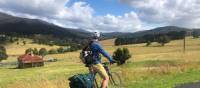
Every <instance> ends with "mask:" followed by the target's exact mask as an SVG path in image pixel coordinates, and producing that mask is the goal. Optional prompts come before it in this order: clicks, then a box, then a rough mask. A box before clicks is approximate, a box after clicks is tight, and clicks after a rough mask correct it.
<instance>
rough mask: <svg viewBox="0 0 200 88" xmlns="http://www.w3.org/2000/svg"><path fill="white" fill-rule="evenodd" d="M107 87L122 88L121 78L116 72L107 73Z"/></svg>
mask: <svg viewBox="0 0 200 88" xmlns="http://www.w3.org/2000/svg"><path fill="white" fill-rule="evenodd" d="M109 80H110V81H109V83H108V88H122V80H121V77H120V75H119V74H118V73H116V72H112V73H111V74H110V75H109Z"/></svg>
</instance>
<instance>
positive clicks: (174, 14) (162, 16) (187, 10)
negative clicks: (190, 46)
mask: <svg viewBox="0 0 200 88" xmlns="http://www.w3.org/2000/svg"><path fill="white" fill-rule="evenodd" d="M120 2H122V3H125V4H127V5H129V6H131V7H133V8H135V9H137V10H138V11H137V14H138V16H139V18H140V19H141V20H142V21H143V22H146V23H151V24H163V25H176V26H182V27H200V25H199V24H200V9H198V8H200V1H199V0H120Z"/></svg>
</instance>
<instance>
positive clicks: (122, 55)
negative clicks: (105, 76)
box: [113, 48, 131, 65]
mask: <svg viewBox="0 0 200 88" xmlns="http://www.w3.org/2000/svg"><path fill="white" fill-rule="evenodd" d="M129 58H131V55H130V53H129V50H128V49H127V48H122V49H121V48H118V49H117V50H116V51H115V52H114V53H113V59H114V60H116V61H117V64H118V65H122V64H124V63H125V62H126V60H128V59H129Z"/></svg>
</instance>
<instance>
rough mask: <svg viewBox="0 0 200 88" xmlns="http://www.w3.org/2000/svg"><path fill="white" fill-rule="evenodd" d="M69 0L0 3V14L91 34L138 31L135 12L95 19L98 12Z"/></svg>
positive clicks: (9, 0) (18, 0)
mask: <svg viewBox="0 0 200 88" xmlns="http://www.w3.org/2000/svg"><path fill="white" fill-rule="evenodd" d="M68 2H69V0H14V1H13V0H1V1H0V12H5V13H9V14H12V15H15V16H20V17H27V18H32V19H36V18H37V19H42V20H44V21H48V22H51V23H54V24H57V25H59V26H63V27H71V28H81V29H86V30H88V31H93V30H99V31H105V32H109V31H132V32H133V31H136V30H138V29H140V28H141V21H140V20H139V18H138V16H137V14H136V13H135V12H130V13H125V14H124V15H123V16H114V15H112V14H107V15H106V16H94V13H95V10H94V9H93V8H92V7H90V5H89V4H87V3H86V2H81V1H79V2H75V3H73V4H72V5H71V6H69V5H68Z"/></svg>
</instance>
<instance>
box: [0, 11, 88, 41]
mask: <svg viewBox="0 0 200 88" xmlns="http://www.w3.org/2000/svg"><path fill="white" fill-rule="evenodd" d="M0 33H5V34H9V33H17V34H23V35H32V34H42V35H53V36H54V37H58V38H62V39H77V40H82V39H86V38H88V37H89V35H90V34H89V32H86V31H79V30H78V29H71V28H62V27H59V26H57V25H54V24H51V23H48V22H44V21H41V20H38V19H27V18H20V17H14V16H11V15H8V14H4V13H0Z"/></svg>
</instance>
